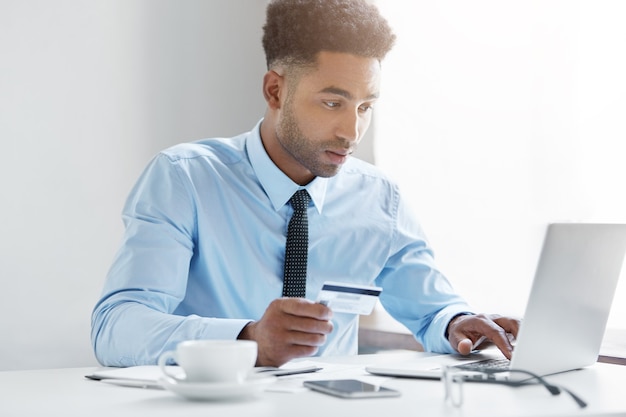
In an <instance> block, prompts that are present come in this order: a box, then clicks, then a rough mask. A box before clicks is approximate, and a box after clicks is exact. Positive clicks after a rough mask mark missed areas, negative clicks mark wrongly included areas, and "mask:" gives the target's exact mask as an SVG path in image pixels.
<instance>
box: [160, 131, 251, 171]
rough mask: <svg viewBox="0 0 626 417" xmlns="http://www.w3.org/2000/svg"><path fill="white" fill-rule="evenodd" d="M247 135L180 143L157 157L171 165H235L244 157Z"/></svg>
mask: <svg viewBox="0 0 626 417" xmlns="http://www.w3.org/2000/svg"><path fill="white" fill-rule="evenodd" d="M246 137H247V134H242V135H239V136H235V137H233V138H209V139H202V140H198V141H194V142H187V143H180V144H178V145H174V146H172V147H169V148H167V149H165V150H163V151H161V152H160V153H159V155H161V156H163V157H165V158H167V159H169V161H170V162H172V163H184V162H188V163H192V162H193V161H198V160H200V161H204V162H210V161H214V162H218V161H219V163H221V164H226V165H230V164H236V163H238V162H240V161H241V160H242V159H243V158H244V157H245V142H246Z"/></svg>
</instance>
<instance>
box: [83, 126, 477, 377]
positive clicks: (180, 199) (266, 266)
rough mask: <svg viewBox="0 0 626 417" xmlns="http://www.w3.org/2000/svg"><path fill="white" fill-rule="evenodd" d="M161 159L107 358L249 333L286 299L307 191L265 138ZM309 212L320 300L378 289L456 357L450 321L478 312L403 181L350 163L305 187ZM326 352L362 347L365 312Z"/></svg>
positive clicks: (106, 294)
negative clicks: (356, 288) (287, 269)
mask: <svg viewBox="0 0 626 417" xmlns="http://www.w3.org/2000/svg"><path fill="white" fill-rule="evenodd" d="M259 127H260V122H259V124H257V126H256V127H255V128H254V129H253V130H252V131H251V132H248V133H245V134H242V135H240V136H237V137H234V138H228V139H222V138H217V139H207V140H201V141H198V142H194V143H188V144H181V145H177V146H174V147H172V148H170V149H167V150H165V151H163V152H161V153H159V154H158V155H157V156H156V157H155V158H154V159H153V160H152V161H151V163H150V164H149V165H148V167H147V168H146V169H145V171H144V172H143V174H142V175H141V177H140V178H139V180H138V182H137V183H136V185H135V186H134V188H133V190H132V191H131V193H130V195H129V197H128V200H127V202H126V205H125V207H124V210H123V220H124V224H125V227H126V231H125V235H124V239H123V242H122V245H121V248H120V249H119V251H118V253H117V255H116V257H115V259H114V262H113V264H112V266H111V269H110V271H109V273H108V276H107V279H106V282H105V285H104V289H103V293H102V297H101V298H100V300H99V301H98V302H97V304H96V306H95V308H94V311H93V315H92V335H91V337H92V343H93V346H94V351H95V354H96V357H97V359H98V360H99V361H100V362H101V363H102V364H103V365H108V366H131V365H143V364H154V363H156V360H157V358H158V356H159V355H160V354H161V353H162V352H163V351H165V350H169V349H172V348H174V347H175V345H176V344H177V343H178V342H180V341H183V340H187V339H235V338H236V337H237V336H238V334H239V333H240V331H241V330H242V328H243V327H244V326H245V325H246V324H247V323H249V322H250V321H251V320H258V319H260V318H261V316H262V315H263V313H264V311H265V309H266V308H267V306H268V305H269V303H270V302H271V301H272V300H274V299H276V298H279V297H281V293H282V285H283V282H282V281H283V279H282V275H283V259H284V255H285V239H286V231H287V224H288V222H289V219H290V217H291V213H292V208H291V206H290V205H289V204H288V200H289V198H290V197H291V195H292V194H293V193H294V192H295V191H297V190H298V189H299V188H301V187H300V186H299V185H298V184H296V183H294V182H293V181H291V179H289V178H288V177H287V176H286V175H285V174H284V173H283V172H282V171H280V170H279V169H278V168H277V167H276V165H274V163H273V162H272V161H271V159H270V158H269V156H268V155H267V153H266V152H265V149H264V147H263V144H262V142H261V138H260V134H259ZM305 188H306V189H307V190H308V192H309V194H310V195H311V198H312V202H311V205H310V206H309V210H308V217H309V261H308V276H307V288H306V297H307V298H308V299H311V300H315V298H316V296H317V293H318V292H319V290H320V288H321V287H322V284H323V282H324V281H327V280H329V281H345V282H352V283H359V284H371V285H378V286H381V287H382V288H383V292H382V294H381V297H380V300H381V303H382V305H383V306H384V307H385V309H386V310H387V311H388V312H389V313H390V314H391V315H392V316H393V317H395V318H396V319H397V320H399V321H400V322H402V323H403V324H404V325H406V326H407V328H408V329H410V330H411V332H412V333H413V334H414V335H415V337H416V338H417V340H418V341H419V342H421V343H422V344H423V346H424V348H425V349H426V350H429V351H437V352H452V351H453V350H452V348H451V346H450V344H449V343H448V341H447V340H446V339H445V337H444V333H445V329H446V326H447V324H448V322H449V320H450V319H451V318H452V317H453V316H454V315H455V314H458V313H460V312H466V311H471V309H470V307H469V306H468V305H467V304H466V303H465V301H464V300H463V299H462V298H461V297H460V296H459V295H457V294H456V293H455V292H454V290H453V288H452V286H451V285H450V283H449V281H448V280H447V279H446V278H445V277H444V276H443V275H442V274H441V273H440V272H439V271H438V270H437V268H436V266H435V264H434V262H433V255H432V251H431V248H430V247H429V246H428V243H427V241H426V238H425V237H424V233H423V231H422V229H421V227H420V225H419V223H418V222H417V221H416V219H415V218H414V215H413V213H412V212H411V211H410V210H409V208H408V207H407V205H406V202H405V201H404V200H403V199H402V196H401V195H400V193H399V192H398V189H397V187H396V185H395V184H394V183H393V182H391V181H390V180H389V179H388V178H386V177H385V176H384V175H383V174H382V173H381V172H380V171H379V170H378V169H377V168H376V167H374V166H372V165H370V164H368V163H366V162H363V161H361V160H358V159H356V158H349V159H348V161H347V162H346V164H345V165H344V166H343V167H342V169H341V170H340V172H339V173H338V174H337V175H335V176H334V177H331V178H316V179H315V180H314V181H312V182H311V183H310V184H308V185H307V186H306V187H305ZM332 321H333V325H334V330H333V332H332V333H331V334H330V335H329V337H328V339H327V342H326V344H325V345H324V346H322V347H321V348H320V349H319V352H318V354H319V355H348V354H356V353H357V342H358V341H357V336H358V333H357V331H358V317H357V316H355V315H351V314H345V313H344V314H341V313H337V314H334V316H333V319H332Z"/></svg>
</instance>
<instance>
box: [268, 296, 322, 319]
mask: <svg viewBox="0 0 626 417" xmlns="http://www.w3.org/2000/svg"><path fill="white" fill-rule="evenodd" d="M280 301H281V306H282V310H283V312H285V313H287V314H291V315H294V316H300V317H310V318H313V319H317V320H330V319H331V318H332V316H333V312H332V310H331V309H330V308H328V307H326V306H325V305H323V304H320V303H316V302H313V301H311V300H307V299H304V298H282V299H280Z"/></svg>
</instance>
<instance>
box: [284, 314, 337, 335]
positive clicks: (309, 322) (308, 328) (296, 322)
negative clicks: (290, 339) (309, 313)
mask: <svg viewBox="0 0 626 417" xmlns="http://www.w3.org/2000/svg"><path fill="white" fill-rule="evenodd" d="M286 328H287V329H288V330H289V331H298V332H304V333H315V334H329V333H331V332H332V331H333V323H332V322H331V321H329V320H317V319H312V318H309V317H300V316H290V317H289V319H288V321H287V324H286Z"/></svg>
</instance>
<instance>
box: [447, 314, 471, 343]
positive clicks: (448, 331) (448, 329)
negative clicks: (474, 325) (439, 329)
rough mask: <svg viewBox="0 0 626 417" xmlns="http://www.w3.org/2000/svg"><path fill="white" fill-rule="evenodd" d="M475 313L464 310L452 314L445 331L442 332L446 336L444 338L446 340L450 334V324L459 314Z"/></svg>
mask: <svg viewBox="0 0 626 417" xmlns="http://www.w3.org/2000/svg"><path fill="white" fill-rule="evenodd" d="M474 315H475V313H470V312H469V311H464V312H462V313H457V314H455V315H454V316H452V318H451V319H450V321H449V322H448V325H447V326H446V331H445V333H444V336H445V338H446V340H448V336H450V326H451V325H452V323H453V322H454V321H455V320H456V319H458V318H459V317H461V316H474Z"/></svg>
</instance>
